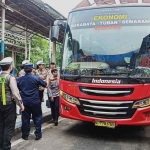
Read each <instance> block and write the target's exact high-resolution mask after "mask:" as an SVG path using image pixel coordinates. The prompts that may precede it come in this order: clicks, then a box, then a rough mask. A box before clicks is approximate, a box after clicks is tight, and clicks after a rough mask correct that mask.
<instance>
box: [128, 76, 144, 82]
mask: <svg viewBox="0 0 150 150" xmlns="http://www.w3.org/2000/svg"><path fill="white" fill-rule="evenodd" d="M127 78H128V79H132V80H135V81H137V82H139V83H141V84H145V80H142V79H137V78H133V77H131V76H127Z"/></svg>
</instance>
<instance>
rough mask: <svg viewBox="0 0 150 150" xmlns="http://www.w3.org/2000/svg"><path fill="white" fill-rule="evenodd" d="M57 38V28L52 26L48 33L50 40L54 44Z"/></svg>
mask: <svg viewBox="0 0 150 150" xmlns="http://www.w3.org/2000/svg"><path fill="white" fill-rule="evenodd" d="M58 38H59V26H52V27H51V32H50V40H51V41H52V42H56V41H57V40H58Z"/></svg>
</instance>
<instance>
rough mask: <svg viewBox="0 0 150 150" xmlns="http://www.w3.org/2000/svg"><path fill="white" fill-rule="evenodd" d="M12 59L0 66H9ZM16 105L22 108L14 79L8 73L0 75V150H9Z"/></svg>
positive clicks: (2, 62)
mask: <svg viewBox="0 0 150 150" xmlns="http://www.w3.org/2000/svg"><path fill="white" fill-rule="evenodd" d="M12 61H13V59H12V58H11V57H6V58H4V59H3V60H2V61H1V62H0V66H1V67H2V66H6V65H11V64H12ZM16 103H17V104H18V105H19V106H20V108H23V106H22V100H21V96H20V94H19V90H18V88H17V83H16V79H15V78H14V77H12V76H11V75H10V72H8V71H2V73H1V74H0V150H10V149H11V143H10V141H11V138H12V135H13V131H14V129H15V122H16V117H17V116H16Z"/></svg>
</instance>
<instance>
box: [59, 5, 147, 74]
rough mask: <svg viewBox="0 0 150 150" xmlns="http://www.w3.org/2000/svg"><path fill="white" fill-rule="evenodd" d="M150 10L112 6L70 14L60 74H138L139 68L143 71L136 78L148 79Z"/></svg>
mask: <svg viewBox="0 0 150 150" xmlns="http://www.w3.org/2000/svg"><path fill="white" fill-rule="evenodd" d="M149 10H150V8H149V7H114V8H93V9H92V8H91V9H87V10H80V11H74V12H71V13H70V15H69V18H68V26H67V29H66V35H65V43H64V53H63V63H62V71H63V74H67V75H68V74H70V75H91V76H92V75H93V76H96V75H112V74H117V75H122V74H123V75H124V74H126V73H127V74H128V73H131V72H132V73H133V72H134V73H133V74H134V75H137V73H135V70H137V69H139V70H141V72H143V74H142V73H140V75H139V76H142V77H148V76H149V74H150V73H149V72H150V16H149ZM95 70H96V71H95ZM93 72H94V73H93Z"/></svg>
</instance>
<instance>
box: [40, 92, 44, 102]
mask: <svg viewBox="0 0 150 150" xmlns="http://www.w3.org/2000/svg"><path fill="white" fill-rule="evenodd" d="M43 95H44V90H39V97H40V100H41V102H42V101H43Z"/></svg>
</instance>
